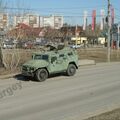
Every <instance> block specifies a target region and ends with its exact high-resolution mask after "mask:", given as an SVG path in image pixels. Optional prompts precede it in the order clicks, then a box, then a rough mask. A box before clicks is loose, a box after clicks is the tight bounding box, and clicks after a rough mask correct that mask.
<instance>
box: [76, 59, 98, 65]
mask: <svg viewBox="0 0 120 120" xmlns="http://www.w3.org/2000/svg"><path fill="white" fill-rule="evenodd" d="M87 65H96V62H95V60H89V59H83V60H79V61H78V66H87Z"/></svg>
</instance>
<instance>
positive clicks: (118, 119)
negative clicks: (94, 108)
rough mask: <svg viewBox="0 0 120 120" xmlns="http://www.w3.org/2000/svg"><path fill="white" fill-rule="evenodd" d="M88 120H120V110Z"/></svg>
mask: <svg viewBox="0 0 120 120" xmlns="http://www.w3.org/2000/svg"><path fill="white" fill-rule="evenodd" d="M86 120H120V108H119V109H115V110H113V111H110V112H106V113H103V114H101V115H98V116H94V117H91V118H88V119H86Z"/></svg>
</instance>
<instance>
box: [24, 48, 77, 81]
mask: <svg viewBox="0 0 120 120" xmlns="http://www.w3.org/2000/svg"><path fill="white" fill-rule="evenodd" d="M58 48H59V47H58ZM58 48H57V49H52V50H50V51H46V52H42V53H41V52H36V53H33V55H32V60H30V61H28V62H26V63H24V64H23V65H22V74H23V75H24V76H32V77H35V79H36V80H38V81H40V82H42V81H44V80H46V79H47V78H48V76H49V75H50V74H54V73H61V72H66V74H67V75H68V76H73V75H74V74H75V73H76V69H78V55H77V52H76V50H74V49H72V48H69V47H63V48H62V49H58Z"/></svg>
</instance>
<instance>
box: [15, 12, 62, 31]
mask: <svg viewBox="0 0 120 120" xmlns="http://www.w3.org/2000/svg"><path fill="white" fill-rule="evenodd" d="M18 23H24V24H26V25H29V26H32V27H34V28H37V27H51V28H54V29H59V28H61V27H62V26H63V16H57V15H51V16H39V15H34V14H24V15H15V16H14V26H16V25H17V24H18Z"/></svg>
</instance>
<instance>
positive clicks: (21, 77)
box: [14, 74, 32, 81]
mask: <svg viewBox="0 0 120 120" xmlns="http://www.w3.org/2000/svg"><path fill="white" fill-rule="evenodd" d="M14 78H15V79H16V80H20V81H32V78H31V77H25V76H23V75H22V74H17V75H15V76H14Z"/></svg>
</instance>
